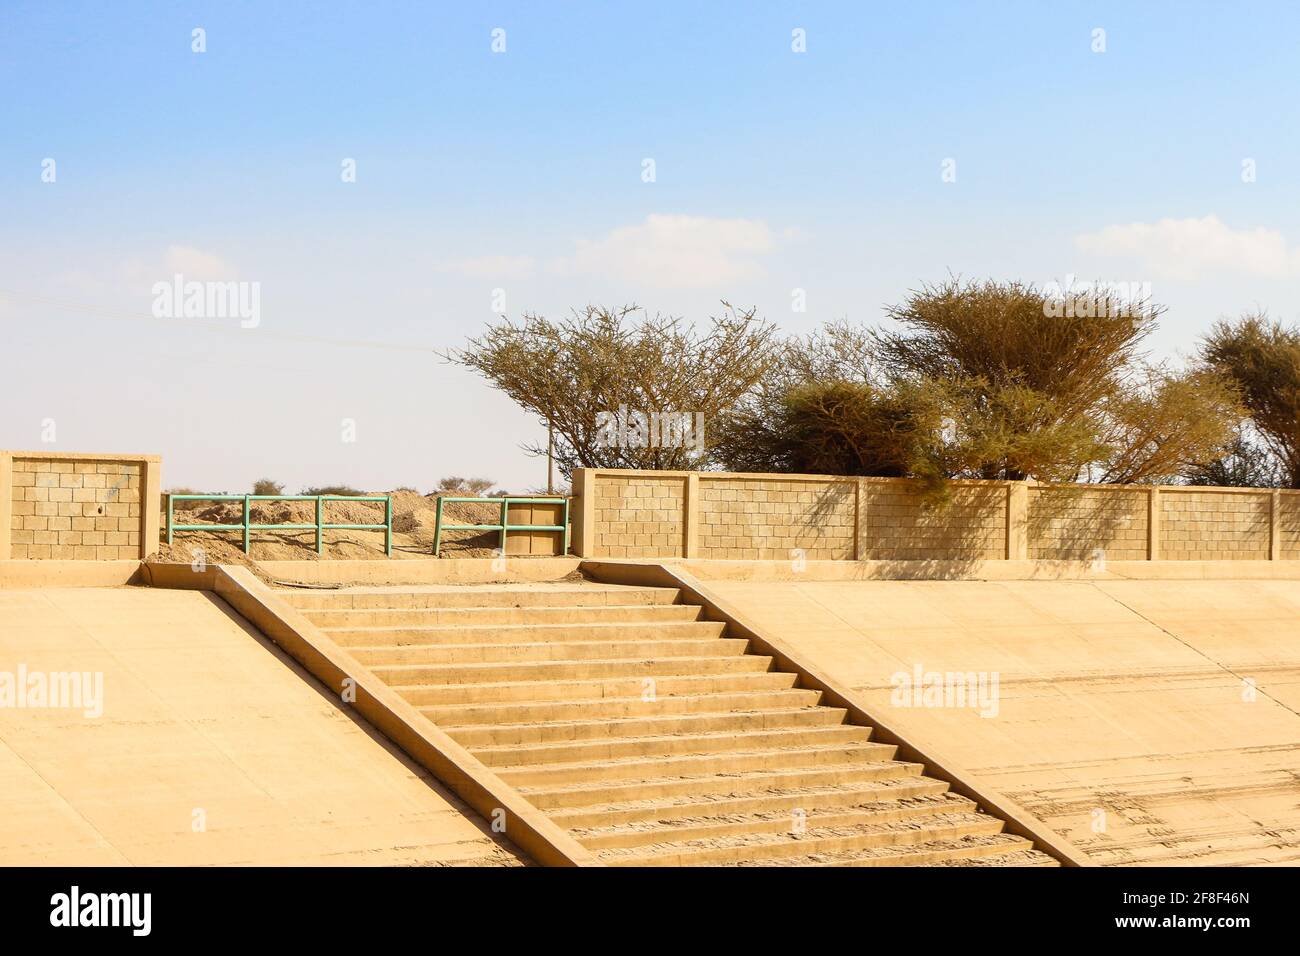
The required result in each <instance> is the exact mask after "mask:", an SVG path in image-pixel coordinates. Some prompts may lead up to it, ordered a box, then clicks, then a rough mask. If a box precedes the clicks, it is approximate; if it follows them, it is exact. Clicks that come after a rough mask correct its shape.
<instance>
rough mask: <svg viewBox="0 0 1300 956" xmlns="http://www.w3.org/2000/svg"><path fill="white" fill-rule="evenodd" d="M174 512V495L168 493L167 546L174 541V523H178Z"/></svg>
mask: <svg viewBox="0 0 1300 956" xmlns="http://www.w3.org/2000/svg"><path fill="white" fill-rule="evenodd" d="M174 514H175V512H174V510H173V509H172V496H171V495H168V496H167V546H168V547H170V546H171V543H172V525H174V524H175V523H176V522H175V520H174V519H173V515H174Z"/></svg>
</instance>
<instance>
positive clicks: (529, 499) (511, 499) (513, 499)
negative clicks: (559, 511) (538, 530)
mask: <svg viewBox="0 0 1300 956" xmlns="http://www.w3.org/2000/svg"><path fill="white" fill-rule="evenodd" d="M438 500H439V501H446V502H453V501H463V502H470V503H473V504H488V505H498V504H500V503H501V502H503V501H504V502H507V503H509V504H512V505H513V504H535V505H562V504H564V503H565V502H566V501H568V500H569V499H568V498H563V497H556V498H550V497H533V496H526V497H525V496H516V495H502V496H501V497H499V498H491V497H489V498H460V497H452V496H451V495H439V497H438Z"/></svg>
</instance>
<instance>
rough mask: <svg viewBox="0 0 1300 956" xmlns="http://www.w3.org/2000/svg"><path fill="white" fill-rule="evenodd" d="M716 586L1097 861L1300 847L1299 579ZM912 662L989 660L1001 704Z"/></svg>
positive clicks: (1155, 860) (1274, 856) (1282, 860)
mask: <svg viewBox="0 0 1300 956" xmlns="http://www.w3.org/2000/svg"><path fill="white" fill-rule="evenodd" d="M710 587H711V588H712V589H713V591H714V592H715V593H718V594H719V595H721V596H723V597H724V598H726V599H727V600H729V601H731V602H734V604H735V605H737V606H738V607H740V608H742V609H743V610H744V611H745V612H746V613H747V614H749V615H750V616H751V617H752V618H753V619H754V620H755V621H756V622H757V623H759V624H760V625H762V626H764V627H765V628H768V629H770V630H771V631H772V632H773V633H775V634H778V635H780V636H781V637H782V638H784V639H786V640H788V641H789V642H790V643H791V644H793V645H794V646H796V647H797V648H798V649H799V650H800V651H801V652H803V653H805V654H807V655H808V657H809V658H810V659H811V660H812V662H814V663H815V664H816V665H817V666H819V667H821V668H822V669H824V670H825V671H826V672H827V673H828V674H829V675H830V676H831V677H833V678H836V679H838V680H839V681H840V682H842V683H844V684H847V685H849V686H851V687H852V688H853V693H854V694H856V695H858V696H859V698H860V703H861V705H862V706H864V707H866V708H867V709H869V710H876V711H879V712H881V713H882V714H883V713H888V715H889V718H890V720H892V721H894V722H895V723H896V724H897V725H898V726H899V727H900V728H901V729H903V730H905V731H907V732H909V733H910V734H913V735H914V736H915V739H916V740H917V741H918V743H920V744H922V745H923V744H924V743H925V742H926V741H930V742H931V743H933V745H934V746H936V747H938V748H940V749H942V751H943V752H944V753H945V755H947V756H949V757H952V758H955V759H956V760H957V761H958V762H959V763H960V764H961V766H962V769H963V770H965V771H966V772H968V773H969V774H971V775H972V776H973V777H974V778H975V779H976V780H978V781H979V782H980V783H982V784H985V785H988V786H990V787H992V788H995V789H997V790H999V791H1001V792H1003V793H1005V794H1007V795H1008V796H1010V797H1011V798H1012V799H1014V800H1016V801H1017V802H1019V803H1020V804H1021V805H1023V806H1024V807H1026V808H1027V809H1028V810H1029V811H1030V812H1031V813H1033V814H1034V815H1035V816H1036V817H1037V818H1038V819H1039V820H1041V821H1042V822H1043V823H1044V824H1046V825H1047V826H1048V827H1050V828H1051V829H1053V830H1055V831H1056V832H1058V833H1060V834H1062V835H1064V836H1065V837H1066V838H1067V839H1068V840H1070V841H1071V842H1072V843H1073V844H1074V845H1075V846H1077V847H1079V848H1081V849H1083V850H1084V851H1086V852H1087V853H1088V855H1089V856H1090V857H1091V858H1092V859H1094V860H1095V861H1096V862H1098V863H1102V864H1164V865H1180V864H1182V865H1185V864H1216V865H1228V864H1246V865H1250V864H1287V863H1290V864H1295V863H1300V783H1298V782H1297V781H1300V639H1297V638H1300V581H1293V580H1292V581H1288V580H1232V581H1225V580H1218V581H1215V580H1194V581H1193V580H1143V581H1120V580H1109V581H1093V582H1088V581H996V582H995V581H809V582H806V583H795V582H788V581H785V582H783V581H773V580H764V581H743V580H713V581H711V582H710ZM918 669H919V672H920V673H921V674H922V675H923V677H922V680H923V682H924V680H925V676H924V675H930V674H935V673H938V674H947V673H953V674H956V673H958V672H960V673H963V674H971V673H973V674H983V675H986V679H987V678H991V677H993V676H996V678H997V680H998V685H997V687H998V693H997V697H996V702H997V707H996V714H991V715H989V716H981V713H980V711H981V709H983V710H985V711H987V710H988V709H989V708H987V707H984V708H981V707H979V706H976V705H971V706H953V705H951V702H949V705H947V706H928V705H926V702H925V701H924V700H918V699H917V698H916V697H914V696H913V697H909V698H907V699H904V698H903V697H902V695H900V694H898V693H897V691H898V689H899V688H900V687H901V686H903V679H902V677H901V676H900V675H908V676H909V677H914V676H915V675H916V674H917V672H918ZM947 683H948V684H949V685H951V683H952V682H951V681H948V682H947ZM987 686H988V685H986V688H987Z"/></svg>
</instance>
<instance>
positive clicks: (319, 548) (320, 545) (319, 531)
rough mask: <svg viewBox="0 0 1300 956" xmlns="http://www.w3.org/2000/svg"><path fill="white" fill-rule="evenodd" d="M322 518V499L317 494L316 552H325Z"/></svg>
mask: <svg viewBox="0 0 1300 956" xmlns="http://www.w3.org/2000/svg"><path fill="white" fill-rule="evenodd" d="M324 518H325V503H324V499H323V498H322V497H321V496H320V495H317V496H316V553H317V554H324V553H325V528H324Z"/></svg>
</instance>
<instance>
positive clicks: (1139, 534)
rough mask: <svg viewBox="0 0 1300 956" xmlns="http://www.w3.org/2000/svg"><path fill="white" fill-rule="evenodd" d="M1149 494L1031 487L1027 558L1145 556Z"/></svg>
mask: <svg viewBox="0 0 1300 956" xmlns="http://www.w3.org/2000/svg"><path fill="white" fill-rule="evenodd" d="M1149 497H1150V496H1149V494H1148V492H1147V490H1146V489H1145V488H1133V489H1126V488H1121V489H1119V490H1114V491H1112V490H1109V489H1106V490H1101V489H1094V488H1090V487H1088V486H1086V485H1076V486H1065V487H1062V486H1056V485H1048V486H1031V487H1030V488H1029V513H1028V537H1029V557H1030V558H1033V559H1036V560H1044V561H1083V560H1090V559H1091V558H1092V557H1093V555H1094V553H1095V552H1097V551H1101V552H1103V553H1104V554H1105V555H1106V557H1107V558H1108V559H1109V560H1112V561H1145V560H1146V559H1147V549H1148V547H1149V540H1148V535H1149V533H1150V525H1149V511H1150V508H1149V501H1148V499H1149Z"/></svg>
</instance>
